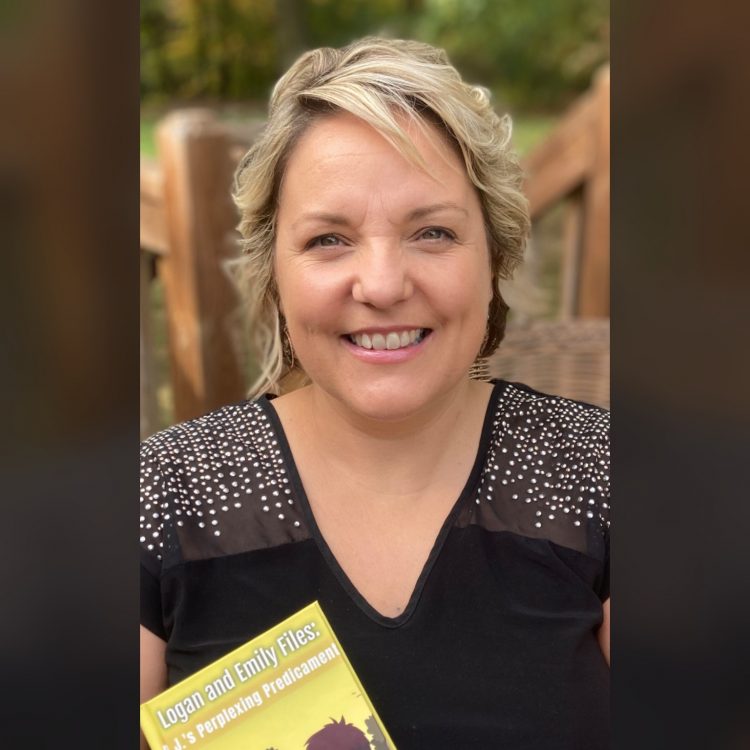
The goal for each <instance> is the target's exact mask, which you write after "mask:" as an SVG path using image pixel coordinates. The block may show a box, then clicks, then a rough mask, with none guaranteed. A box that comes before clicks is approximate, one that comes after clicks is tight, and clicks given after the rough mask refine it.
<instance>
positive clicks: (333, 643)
mask: <svg viewBox="0 0 750 750" xmlns="http://www.w3.org/2000/svg"><path fill="white" fill-rule="evenodd" d="M141 729H143V734H144V735H145V736H146V739H147V740H148V743H149V745H150V746H151V748H152V750H187V749H188V748H196V749H197V750H204V748H205V749H206V750H209V749H210V750H316V749H318V750H334V749H335V750H396V746H395V745H394V744H393V741H392V740H391V738H390V737H389V736H388V732H387V731H386V730H385V727H384V726H383V723H382V722H381V721H380V719H379V718H378V715H377V713H376V712H375V708H374V707H373V705H372V703H371V702H370V699H369V698H368V697H367V694H366V693H365V691H364V688H363V687H362V684H361V683H360V681H359V679H358V678H357V675H356V674H355V673H354V670H353V669H352V666H351V664H350V663H349V660H348V659H347V658H346V655H345V654H344V651H343V649H342V648H341V644H340V643H339V642H338V640H337V639H336V636H335V635H334V633H333V630H332V629H331V626H330V624H329V623H328V621H327V620H326V618H325V615H324V614H323V611H322V609H321V608H320V605H319V604H318V602H313V603H312V604H310V605H308V606H307V607H305V608H304V609H301V610H300V611H299V612H297V613H296V614H294V615H292V616H291V617H289V618H287V619H286V620H284V621H283V622H281V623H279V624H278V625H276V626H275V627H273V628H271V629H270V630H267V631H266V632H265V633H263V634H262V635H259V636H258V637H257V638H253V639H252V640H251V641H248V642H247V643H246V644H245V645H244V646H240V647H239V648H237V649H235V650H234V651H232V652H231V653H229V654H227V655H226V656H223V657H222V658H221V659H218V660H217V661H215V662H213V664H209V665H208V666H207V667H204V668H203V669H201V670H200V671H199V672H196V673H195V674H194V675H191V676H190V677H188V678H187V679H185V680H183V681H182V682H180V683H178V684H177V685H173V686H172V687H171V688H169V689H168V690H165V691H164V692H163V693H160V694H159V695H157V696H156V697H155V698H152V699H151V700H149V701H147V702H146V703H144V704H142V705H141Z"/></svg>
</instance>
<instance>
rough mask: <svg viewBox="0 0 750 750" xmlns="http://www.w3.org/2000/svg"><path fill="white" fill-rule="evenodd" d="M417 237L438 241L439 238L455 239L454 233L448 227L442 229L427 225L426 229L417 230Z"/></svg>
mask: <svg viewBox="0 0 750 750" xmlns="http://www.w3.org/2000/svg"><path fill="white" fill-rule="evenodd" d="M417 239H418V240H427V241H429V242H440V241H441V240H455V239H456V235H455V234H453V232H451V231H450V229H444V228H443V227H427V229H423V230H421V231H420V232H418V234H417Z"/></svg>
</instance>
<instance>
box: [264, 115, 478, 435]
mask: <svg viewBox="0 0 750 750" xmlns="http://www.w3.org/2000/svg"><path fill="white" fill-rule="evenodd" d="M409 132H410V135H411V137H412V139H413V140H414V143H415V144H416V146H417V148H418V150H419V152H420V154H421V155H422V158H423V159H424V161H425V163H426V164H427V165H428V166H429V169H430V172H431V174H429V175H428V174H427V173H426V172H424V171H422V170H420V169H419V168H418V167H415V166H414V165H412V164H411V163H410V162H409V161H407V160H406V159H405V158H404V157H403V156H401V155H400V154H399V153H398V152H397V151H396V150H395V149H394V148H393V147H392V146H391V145H389V144H388V143H387V142H386V141H385V139H384V138H383V137H382V136H381V135H380V134H379V133H378V132H377V131H376V130H374V129H373V128H371V127H370V126H369V125H367V124H366V123H364V122H363V121H362V120H359V119H358V118H355V117H354V116H352V115H348V114H343V113H340V114H335V115H331V116H329V117H326V118H324V119H321V120H318V121H317V122H316V123H315V124H313V125H312V126H311V127H310V128H309V130H307V131H306V133H305V134H304V135H303V137H302V138H301V139H300V141H299V143H298V144H297V146H296V147H295V149H294V151H293V152H292V154H291V155H290V158H289V161H288V164H287V169H286V173H285V176H284V179H283V182H282V186H281V191H280V196H279V207H278V219H277V222H278V223H277V240H276V257H275V271H276V279H277V284H278V290H279V296H280V299H281V308H282V312H283V314H284V317H285V318H286V321H287V326H288V329H289V334H290V338H291V341H292V345H293V347H294V350H295V356H296V358H297V359H298V360H299V361H300V362H301V363H302V366H303V367H304V369H305V371H306V372H307V374H308V375H309V377H310V378H311V380H312V381H313V384H314V385H315V386H316V387H318V388H321V389H323V390H324V391H325V392H326V393H327V394H328V395H329V396H331V397H333V398H334V399H336V401H337V402H339V403H340V404H341V405H343V406H344V407H346V408H347V409H349V410H351V411H352V412H354V413H355V414H358V415H360V416H363V417H370V418H375V419H385V420H395V419H402V418H408V417H410V416H414V415H417V414H419V413H421V412H425V413H427V412H428V410H429V408H430V406H431V405H434V404H436V403H438V402H439V401H440V400H441V399H443V398H445V397H449V396H450V394H451V392H454V391H455V390H456V389H457V388H459V387H461V386H462V385H463V384H464V383H465V379H466V377H467V372H468V369H469V367H470V366H471V363H472V362H473V360H474V358H475V357H476V355H477V352H478V351H479V348H480V346H481V343H482V339H483V337H484V333H485V329H486V325H487V311H488V308H489V303H490V299H491V296H492V283H491V275H490V263H489V255H488V249H487V239H486V235H485V227H484V222H483V216H482V210H481V206H480V202H479V198H478V197H477V194H476V192H475V190H474V187H473V186H472V184H471V183H470V181H469V179H468V178H467V176H466V173H465V171H464V166H463V162H462V161H461V159H460V158H459V157H458V156H457V155H456V153H455V152H454V151H453V150H452V148H451V147H450V146H449V145H448V144H447V143H446V142H445V140H444V137H443V136H442V135H441V134H440V133H439V132H438V131H437V129H435V128H433V127H432V126H428V127H427V133H422V132H420V131H419V130H418V129H416V128H412V129H411V130H410V131H409Z"/></svg>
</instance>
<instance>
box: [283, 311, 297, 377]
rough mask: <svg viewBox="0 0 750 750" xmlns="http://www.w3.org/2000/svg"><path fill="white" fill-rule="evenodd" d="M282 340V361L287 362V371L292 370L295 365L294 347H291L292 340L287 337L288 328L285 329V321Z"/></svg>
mask: <svg viewBox="0 0 750 750" xmlns="http://www.w3.org/2000/svg"><path fill="white" fill-rule="evenodd" d="M283 330H284V340H283V342H282V345H281V347H282V350H283V352H284V359H285V360H287V361H288V362H289V369H290V370H293V369H294V365H295V359H294V347H293V346H292V339H291V338H290V337H289V328H288V327H287V324H286V320H285V321H284V328H283Z"/></svg>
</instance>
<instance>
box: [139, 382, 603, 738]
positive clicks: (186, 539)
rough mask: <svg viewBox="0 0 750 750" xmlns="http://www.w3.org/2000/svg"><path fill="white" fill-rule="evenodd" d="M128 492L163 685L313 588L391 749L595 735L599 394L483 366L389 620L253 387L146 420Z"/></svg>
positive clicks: (599, 685)
mask: <svg viewBox="0 0 750 750" xmlns="http://www.w3.org/2000/svg"><path fill="white" fill-rule="evenodd" d="M141 490H142V494H141V547H142V563H141V578H142V585H141V609H142V616H141V617H142V620H141V621H142V623H143V625H145V627H147V628H148V629H149V630H151V631H153V632H154V633H156V634H157V635H158V636H160V637H161V638H163V639H164V640H166V641H167V656H166V658H167V665H168V674H169V682H170V684H173V683H175V682H177V681H179V680H181V679H183V678H185V677H187V676H188V675H190V674H192V673H193V672H195V671H196V670H198V669H200V668H201V667H203V666H205V665H207V664H209V663H210V662H211V661H213V660H215V659H217V658H219V657H220V656H222V655H224V654H225V653H227V652H229V651H231V650H232V649H234V648H236V647H238V646H240V645H241V644H243V643H244V642H246V641H248V640H249V639H250V638H253V637H254V636H256V635H258V634H260V633H261V632H263V631H264V630H266V629H268V628H269V627H271V626H273V625H275V624H276V623H277V622H279V621H280V620H282V619H284V618H286V617H288V616H289V615H290V614H292V613H293V612H295V611H297V610H298V609H300V608H302V607H303V606H305V605H306V604H309V603H310V602H311V601H313V600H315V599H317V600H318V601H319V602H320V604H321V606H322V607H323V610H324V611H325V613H326V615H327V617H328V619H329V620H330V622H331V625H332V626H333V628H334V630H335V632H336V634H337V635H338V637H339V639H340V641H341V643H342V645H343V647H344V649H345V651H346V653H347V655H348V656H349V658H350V660H351V662H352V665H353V666H354V668H355V670H356V671H357V674H358V675H359V677H360V679H361V680H362V683H363V685H364V686H365V689H366V690H367V692H368V694H369V695H370V697H371V699H372V701H373V703H374V704H375V706H376V708H377V710H378V712H379V714H380V716H381V718H382V720H383V722H384V723H385V725H386V727H387V728H388V731H389V733H390V734H391V736H392V737H393V740H394V742H395V743H396V745H397V746H398V748H399V750H428V749H429V750H436V749H439V748H446V749H448V748H450V750H464V749H466V748H503V750H514V749H519V750H520V749H521V748H523V749H524V750H531V749H532V748H533V749H535V750H536V749H539V750H542V749H544V750H547V749H548V750H567V749H569V750H589V749H591V750H599V749H600V748H606V747H608V746H609V739H608V738H609V669H608V667H607V664H606V662H605V660H604V658H603V656H602V653H601V650H600V648H599V646H598V643H597V640H596V631H597V628H598V626H599V625H600V623H601V620H602V607H601V604H602V602H603V601H604V600H605V599H607V598H608V596H609V445H608V413H607V412H606V411H603V410H601V409H599V408H597V407H594V406H591V405H588V404H582V403H578V402H574V401H569V400H566V399H563V398H559V397H556V396H548V395H544V394H541V393H538V392H536V391H533V390H531V389H529V388H527V387H525V386H522V385H519V384H515V383H506V382H503V381H498V382H495V384H494V390H493V394H492V397H491V399H490V402H489V405H488V409H487V414H486V417H485V421H484V426H483V430H482V436H481V440H480V445H479V450H478V454H477V457H476V461H475V463H474V466H473V469H472V471H471V474H470V476H469V478H468V480H467V483H466V486H465V487H464V490H463V492H462V493H461V495H460V497H459V498H457V500H456V503H455V506H454V507H453V509H452V511H451V512H450V514H449V515H448V517H447V518H446V520H445V523H444V524H443V527H442V529H441V531H440V533H439V535H438V537H437V539H436V541H435V545H434V548H433V549H432V552H431V553H430V556H429V558H428V560H427V562H426V564H425V567H424V570H423V571H422V574H421V576H420V578H419V580H418V582H417V585H416V587H415V590H414V593H413V595H412V597H411V600H410V601H409V603H408V606H407V607H406V609H405V610H404V612H403V613H402V614H400V615H399V616H398V617H395V618H388V617H383V616H382V615H380V614H378V613H377V612H376V611H375V610H374V609H373V608H372V607H370V606H369V605H368V604H367V602H366V601H365V600H364V599H363V598H362V597H361V596H360V595H359V593H358V592H357V591H356V589H355V588H354V587H353V586H352V584H351V583H350V582H349V580H348V579H347V577H346V575H345V573H344V572H343V570H342V569H341V568H340V567H339V565H338V564H337V562H336V559H335V558H334V556H333V555H332V553H331V551H330V549H329V548H328V547H327V545H326V543H325V540H324V539H323V538H322V536H321V534H320V532H319V530H318V528H317V526H316V524H315V519H314V517H313V516H312V513H311V511H310V507H309V505H308V502H307V498H306V496H305V492H304V488H303V487H302V484H301V482H300V478H299V475H298V473H297V470H296V468H295V464H294V459H293V457H292V455H291V452H290V450H289V445H288V443H287V441H286V438H285V436H284V432H283V429H282V426H281V423H280V421H279V419H278V417H277V415H276V412H275V410H274V408H273V406H272V405H271V403H270V400H269V399H268V398H262V399H260V400H258V401H253V402H251V401H246V402H242V403H239V404H236V405H232V406H227V407H225V408H223V409H220V410H218V411H216V412H213V413H212V414H209V415H207V416H205V417H201V418H200V419H196V420H193V421H191V422H187V423H185V424H181V425H177V426H175V427H172V428H170V429H168V430H165V431H164V432H161V433H158V434H157V435H154V436H153V437H151V438H149V439H148V440H147V441H146V442H145V443H144V444H143V447H142V475H141ZM352 507H353V511H354V510H355V508H356V505H355V501H354V500H353V505H352Z"/></svg>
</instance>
